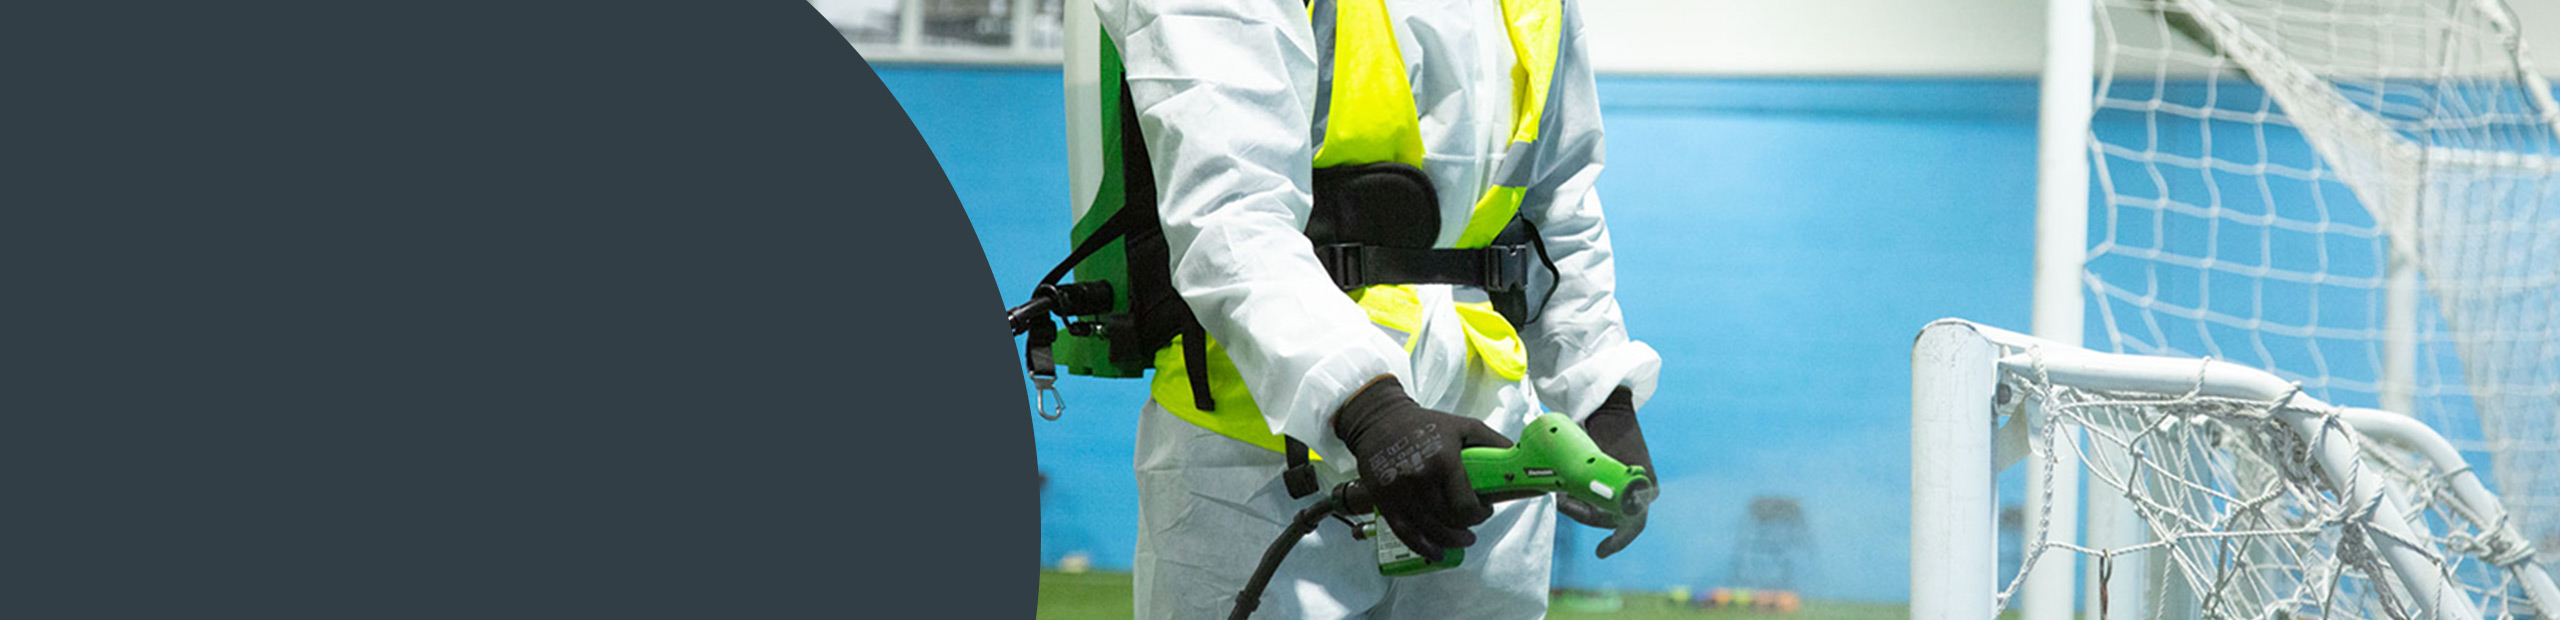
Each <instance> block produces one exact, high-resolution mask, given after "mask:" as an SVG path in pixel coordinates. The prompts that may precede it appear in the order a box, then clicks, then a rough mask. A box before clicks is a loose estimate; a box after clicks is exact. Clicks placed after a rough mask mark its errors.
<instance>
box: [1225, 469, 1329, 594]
mask: <svg viewBox="0 0 2560 620" xmlns="http://www.w3.org/2000/svg"><path fill="white" fill-rule="evenodd" d="M1342 509H1343V505H1342V501H1341V500H1340V499H1339V498H1338V497H1333V496H1328V497H1325V498H1323V499H1319V500H1317V501H1316V504H1315V505H1313V506H1308V507H1307V509H1306V510H1300V511H1298V516H1297V518H1294V519H1290V520H1289V527H1287V528H1285V529H1282V530H1280V537H1279V538H1276V539H1273V540H1272V541H1271V547H1270V548H1267V549H1263V550H1262V563H1261V564H1259V565H1256V566H1254V567H1253V578H1252V579H1248V580H1245V582H1244V591H1242V592H1238V593H1236V608H1235V611H1232V612H1228V613H1227V620H1245V618H1246V617H1247V616H1252V615H1253V610H1254V609H1255V608H1257V607H1261V606H1262V590H1263V589H1264V588H1269V587H1271V575H1272V573H1277V572H1280V561H1281V560H1283V559H1286V558H1288V557H1289V550H1290V549H1294V548H1297V546H1298V540H1299V539H1303V538H1306V537H1307V534H1308V533H1311V532H1314V531H1316V525H1318V524H1321V523H1323V522H1324V518H1325V517H1327V516H1331V515H1332V514H1333V513H1334V512H1336V511H1340V510H1342Z"/></svg>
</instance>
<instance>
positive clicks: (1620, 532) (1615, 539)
mask: <svg viewBox="0 0 2560 620" xmlns="http://www.w3.org/2000/svg"><path fill="white" fill-rule="evenodd" d="M1582 430H1583V431H1585V432H1588V433H1590V434H1591V442H1592V443H1595V444H1599V445H1600V451H1601V452H1605V453H1608V455H1609V458H1614V459H1618V462H1620V463H1626V464H1628V465H1635V466H1638V467H1643V468H1644V473H1645V476H1646V477H1648V478H1652V479H1653V485H1652V486H1648V487H1645V488H1644V490H1641V491H1636V493H1639V494H1642V495H1643V497H1644V501H1645V503H1647V504H1651V503H1652V502H1653V498H1655V497H1657V496H1660V495H1661V494H1662V474H1661V473H1660V472H1657V471H1654V469H1653V454H1652V453H1651V452H1649V451H1647V450H1646V449H1645V447H1644V429H1643V428H1642V427H1639V426H1637V425H1636V396H1635V393H1634V392H1630V391H1627V388H1624V387H1621V388H1618V389H1617V390H1616V391H1612V392H1610V393H1609V399H1608V400H1605V401H1602V402H1601V403H1600V408H1599V409H1594V410H1592V411H1591V416H1590V417H1586V418H1583V419H1582ZM1556 512H1560V513H1564V516H1565V517H1567V518H1570V519H1573V520H1574V521H1577V522H1580V523H1582V524H1583V525H1588V526H1591V527H1596V528H1601V529H1606V530H1612V531H1611V532H1610V533H1609V537H1608V538H1606V539H1602V540H1601V541H1600V548H1599V550H1598V551H1599V555H1600V557H1603V558H1606V557H1609V556H1610V555H1612V554H1615V553H1617V552H1618V551H1619V550H1621V549H1625V548H1627V544H1628V543H1632V542H1635V540H1636V535H1637V534H1642V533H1644V522H1645V516H1646V515H1650V514H1653V511H1650V510H1648V511H1645V512H1643V513H1639V514H1637V515H1636V516H1633V517H1629V518H1627V519H1626V522H1624V523H1621V522H1619V519H1616V518H1613V517H1611V516H1609V513H1607V512H1604V511H1602V510H1600V509H1599V508H1598V507H1595V506H1592V505H1590V504H1585V503H1582V502H1580V501H1577V500H1574V499H1573V498H1570V497H1566V498H1564V501H1562V502H1558V503H1557V504H1556Z"/></svg>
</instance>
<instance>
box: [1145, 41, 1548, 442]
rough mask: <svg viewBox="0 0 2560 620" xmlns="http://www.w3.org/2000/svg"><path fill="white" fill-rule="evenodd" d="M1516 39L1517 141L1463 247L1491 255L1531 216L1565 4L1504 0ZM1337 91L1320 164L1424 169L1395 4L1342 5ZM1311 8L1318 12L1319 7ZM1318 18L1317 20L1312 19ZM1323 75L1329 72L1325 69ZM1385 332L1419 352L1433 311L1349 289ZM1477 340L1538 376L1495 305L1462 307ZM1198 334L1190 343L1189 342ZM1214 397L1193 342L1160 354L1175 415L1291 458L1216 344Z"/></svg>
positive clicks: (1483, 352)
mask: <svg viewBox="0 0 2560 620" xmlns="http://www.w3.org/2000/svg"><path fill="white" fill-rule="evenodd" d="M1500 1H1501V4H1502V21H1503V25H1504V34H1506V35H1508V36H1509V37H1510V39H1511V51H1512V56H1513V58H1514V61H1515V62H1514V64H1513V65H1512V68H1511V82H1512V90H1511V118H1512V131H1511V140H1510V143H1509V145H1508V146H1506V147H1505V153H1504V157H1503V158H1502V163H1501V167H1500V168H1497V169H1496V170H1495V172H1494V175H1493V186H1492V187H1491V188H1488V189H1487V190H1485V192H1484V194H1483V195H1482V196H1481V197H1479V198H1478V199H1477V200H1476V204H1475V208H1474V210H1473V211H1472V213H1470V215H1469V217H1468V218H1467V223H1466V227H1465V228H1464V229H1462V230H1461V232H1460V233H1459V235H1458V240H1457V242H1456V243H1455V244H1454V247H1457V248H1481V247H1485V246H1487V245H1491V244H1492V243H1493V240H1494V237H1495V235H1498V234H1500V233H1501V232H1502V229H1503V227H1504V226H1506V225H1508V224H1509V223H1510V222H1511V219H1512V217H1513V216H1514V215H1516V214H1518V213H1519V212H1520V201H1521V199H1522V198H1523V197H1524V196H1526V195H1527V193H1528V185H1529V182H1530V180H1531V179H1530V175H1531V174H1532V170H1531V166H1530V165H1529V163H1528V160H1529V157H1527V155H1526V153H1527V151H1528V149H1529V147H1530V146H1531V145H1532V144H1534V143H1535V142H1536V141H1537V139H1538V128H1539V122H1540V120H1542V119H1541V116H1542V114H1543V113H1544V112H1545V110H1546V104H1547V93H1548V90H1549V88H1548V86H1549V82H1550V81H1551V80H1552V78H1553V76H1554V75H1555V65H1556V57H1557V53H1558V50H1557V45H1558V43H1559V42H1560V41H1562V40H1563V37H1562V26H1563V23H1564V13H1563V10H1564V9H1563V3H1562V2H1561V0H1500ZM1330 4H1331V6H1332V8H1333V11H1334V14H1333V20H1334V21H1333V35H1334V40H1333V41H1332V45H1333V66H1331V67H1329V68H1325V69H1329V70H1330V71H1331V72H1332V78H1333V90H1332V99H1331V101H1330V102H1329V103H1328V105H1327V108H1326V110H1325V114H1326V119H1325V128H1324V142H1323V144H1322V145H1320V146H1319V147H1317V149H1316V154H1315V161H1314V165H1315V167H1317V168H1327V167H1332V166H1342V165H1358V164H1371V163H1380V162H1398V163H1403V164H1405V165H1409V166H1413V167H1415V168H1420V167H1422V163H1423V149H1422V128H1421V115H1420V114H1419V113H1418V112H1416V111H1415V109H1414V102H1413V85H1412V84H1411V83H1410V82H1408V81H1406V77H1405V65H1404V54H1403V52H1402V51H1401V49H1400V48H1399V47H1397V45H1396V34H1395V23H1394V20H1393V19H1392V18H1391V17H1390V16H1389V15H1388V14H1387V7H1386V3H1385V1H1384V0H1334V1H1333V2H1331V3H1330ZM1316 8H1317V7H1316V6H1315V5H1312V4H1311V5H1310V6H1309V7H1308V10H1309V11H1310V12H1312V11H1314V10H1316ZM1311 16H1312V15H1311ZM1325 69H1320V70H1325ZM1349 294H1350V296H1351V298H1352V299H1353V300H1355V301H1357V302H1358V303H1359V304H1360V306H1361V307H1362V308H1364V309H1366V310H1368V312H1369V319H1370V320H1371V321H1373V322H1375V323H1377V324H1378V325H1380V326H1383V327H1386V328H1388V329H1392V330H1396V331H1399V332H1402V333H1404V334H1405V335H1406V338H1405V347H1406V348H1407V349H1408V350H1410V349H1411V348H1412V347H1413V346H1414V344H1415V343H1416V341H1417V339H1416V338H1414V336H1415V335H1416V333H1417V332H1419V331H1420V329H1421V327H1422V322H1423V317H1422V305H1421V302H1420V299H1419V297H1418V294H1417V293H1416V291H1415V290H1414V285H1410V284H1382V285H1375V286H1368V287H1363V288H1360V289H1358V290H1353V291H1350V292H1349ZM1457 311H1458V316H1459V317H1460V318H1461V319H1462V323H1463V324H1464V327H1465V329H1466V333H1467V344H1468V349H1469V350H1470V351H1471V352H1472V354H1473V355H1474V356H1475V357H1476V358H1477V359H1478V360H1481V361H1482V362H1484V365H1485V367H1486V368H1488V369H1491V370H1492V371H1493V372H1494V373H1495V374H1497V375H1499V376H1501V377H1503V378H1505V379H1510V380H1513V381H1518V380H1520V379H1521V378H1523V377H1526V376H1527V374H1528V350H1527V347H1526V346H1524V345H1523V344H1522V343H1521V341H1520V335H1519V333H1518V332H1517V331H1516V330H1515V329H1514V328H1513V327H1512V326H1511V323H1510V322H1509V321H1508V320H1505V319H1504V318H1503V316H1502V315H1501V314H1500V313H1498V312H1495V311H1494V309H1493V305H1492V304H1491V303H1488V302H1467V303H1459V304H1457ZM1186 337H1187V336H1186ZM1207 349H1208V355H1207V356H1206V358H1207V360H1208V362H1209V372H1208V379H1209V380H1208V389H1209V396H1210V397H1211V399H1212V401H1213V402H1214V403H1215V407H1214V410H1211V411H1203V410H1201V409H1200V408H1198V407H1197V406H1195V405H1194V399H1193V398H1192V397H1193V393H1192V388H1193V386H1192V383H1191V381H1190V379H1189V376H1190V375H1189V373H1188V372H1187V371H1188V369H1187V368H1186V367H1185V364H1184V360H1183V355H1182V341H1181V338H1175V339H1174V342H1173V344H1171V345H1167V346H1165V347H1164V348H1162V349H1159V350H1157V351H1156V357H1155V371H1156V375H1155V379H1154V381H1155V382H1154V384H1153V385H1152V386H1151V390H1152V393H1153V395H1154V396H1155V400H1156V403H1157V404H1158V405H1161V406H1163V407H1164V408H1165V410H1166V411H1169V412H1172V413H1173V415H1175V416H1177V417H1180V418H1182V419H1184V420H1187V421H1190V422H1191V423H1193V424H1198V425H1200V427H1202V428H1206V429H1209V430H1210V431H1213V432H1216V433H1218V434H1221V435H1226V436H1228V437H1234V438H1236V439H1239V440H1243V441H1245V442H1247V443H1252V444H1254V445H1258V446H1262V447H1265V448H1270V449H1272V450H1275V451H1276V450H1282V449H1283V446H1284V445H1286V440H1285V439H1284V438H1282V437H1281V436H1280V435H1278V434H1276V433H1273V432H1271V429H1270V427H1269V425H1268V424H1267V423H1266V422H1264V421H1263V419H1262V410H1261V408H1260V407H1257V406H1255V405H1254V402H1253V398H1252V394H1251V393H1250V392H1249V391H1248V390H1246V388H1245V384H1244V378H1243V376H1242V375H1240V374H1238V373H1237V372H1236V366H1235V363H1234V362H1233V361H1231V360H1229V359H1228V358H1227V355H1226V351H1225V350H1224V349H1222V348H1220V347H1219V346H1218V343H1217V342H1216V341H1215V340H1211V341H1210V342H1209V343H1208V346H1207Z"/></svg>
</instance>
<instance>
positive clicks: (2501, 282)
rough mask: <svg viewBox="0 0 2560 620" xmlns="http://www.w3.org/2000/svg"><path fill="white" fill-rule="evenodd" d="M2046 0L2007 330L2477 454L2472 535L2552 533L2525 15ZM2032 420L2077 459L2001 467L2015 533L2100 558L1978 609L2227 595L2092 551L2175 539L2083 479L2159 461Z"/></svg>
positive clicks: (2537, 123) (2412, 1)
mask: <svg viewBox="0 0 2560 620" xmlns="http://www.w3.org/2000/svg"><path fill="white" fill-rule="evenodd" d="M2048 5H2049V11H2051V12H2050V14H2049V15H2048V20H2047V23H2048V26H2049V29H2048V33H2049V35H2048V36H2049V37H2050V40H2049V45H2048V59H2047V63H2046V68H2045V76H2044V90H2045V93H2044V98H2043V104H2042V119H2041V121H2040V125H2041V132H2040V133H2041V134H2042V142H2043V144H2042V148H2041V149H2039V152H2040V157H2041V159H2040V162H2039V191H2038V203H2039V210H2038V217H2037V239H2038V242H2037V261H2036V303H2035V321H2034V325H2033V331H2034V333H2035V335H2037V336H2041V337H2044V338H2045V339H2047V340H2051V341H2055V342H2062V343H2069V344H2072V345H2083V346H2087V347H2091V348H2094V349H2098V350H2103V351H2108V352H2112V353H2119V354H2139V355H2151V356H2164V357H2172V358H2210V359H2216V360H2223V361H2226V362H2231V363H2234V364H2236V365H2237V366H2239V367H2246V368H2252V369H2256V371H2261V372H2264V373H2266V374H2269V375H2271V376H2273V377H2275V378H2277V379H2279V380H2281V381H2283V382H2286V383H2289V384H2291V385H2295V386H2298V387H2299V388H2300V389H2301V391H2302V393H2301V394H2300V396H2301V397H2305V398H2311V399H2317V401H2319V402H2323V403H2338V404H2342V405H2351V406H2355V407H2373V408H2378V409H2381V410H2387V411H2392V412H2395V415H2406V416H2410V417H2412V418H2413V419H2414V420H2415V421H2417V422H2420V423H2423V424H2422V425H2423V426H2424V427H2427V428H2430V429H2432V430H2434V431H2435V432H2437V433H2439V434H2440V435H2441V436H2443V437H2446V438H2450V442H2449V443H2450V445H2451V446H2452V449H2453V450H2455V453H2456V455H2457V456H2464V455H2466V454H2464V453H2468V454H2467V455H2468V456H2472V457H2473V458H2474V459H2475V460H2477V461H2479V462H2484V463H2486V464H2488V465H2489V467H2488V468H2487V469H2485V470H2483V471H2479V472H2470V473H2471V474H2472V475H2473V476H2474V477H2475V478H2476V479H2480V480H2482V481H2484V482H2485V483H2486V485H2485V488H2486V489H2495V490H2496V491H2498V494H2499V496H2500V498H2501V499H2502V501H2501V504H2502V505H2503V506H2502V507H2503V508H2504V509H2505V511H2503V512H2501V513H2499V514H2501V515H2503V516H2502V517H2501V519H2502V521H2501V522H2499V523H2496V524H2494V525H2493V526H2487V527H2484V528H2483V527H2481V526H2473V527H2475V528H2480V529H2483V530H2484V531H2499V532H2503V531H2505V530H2507V529H2513V530H2516V531H2520V532H2522V535H2521V536H2520V537H2517V536H2509V535H2506V534H2500V536H2502V537H2504V538H2505V539H2509V540H2510V542H2518V543H2539V544H2540V545H2541V546H2544V547H2551V546H2555V545H2560V104H2555V102H2554V101H2553V93H2552V89H2551V85H2550V84H2549V83H2548V81H2547V80H2545V79H2544V77H2543V76H2542V74H2541V73H2540V71H2539V70H2538V69H2537V68H2536V67H2535V66H2534V64H2533V63H2532V61H2531V54H2530V50H2529V49H2528V46H2527V45H2526V42H2525V37H2524V36H2523V33H2524V32H2525V31H2526V30H2527V29H2528V28H2531V27H2533V25H2528V24H2523V23H2520V22H2519V20H2518V18H2517V15H2516V14H2515V12H2514V11H2513V10H2511V8H2510V7H2509V6H2508V4H2507V2H2506V0H2049V3H2048ZM2084 331H2085V332H2086V335H2085V336H2084ZM2074 410H2075V411H2076V410H2079V409H2074ZM2342 411H2350V412H2355V411H2364V410H2363V409H2343V410H2342ZM2364 415H2365V414H2362V413H2350V414H2340V416H2342V417H2341V418H2340V419H2355V418H2357V417H2359V416H2364ZM2100 421H2102V422H2103V420H2100ZM2055 428H2056V429H2057V431H2056V432H2057V433H2059V434H2058V435H2057V436H2056V438H2055V440H2054V441H2055V443H2056V444H2057V445H2062V446H2066V447H2068V448H2070V449H2071V450H2074V451H2073V452H2070V453H2069V454H2071V455H2077V456H2076V457H2075V458H2076V459H2077V461H2078V462H2079V463H2080V464H2082V465H2088V464H2090V463H2093V462H2094V463H2097V464H2099V465H2100V467H2098V468H2096V469H2092V468H2089V467H2082V468H2080V470H2077V471H2069V472H2066V473H2061V474H2057V475H2054V476H2028V488H2029V489H2028V492H2027V494H2026V497H2023V498H2019V499H2020V500H2022V501H2021V502H2020V503H2022V504H2024V508H2025V511H2024V512H2025V514H2026V515H2028V516H2027V518H2026V521H2027V522H2028V523H2027V524H2028V528H2027V536H2028V537H2029V538H2034V539H2037V540H2045V541H2048V542H2054V543H2059V544H2065V545H2072V548H2076V549H2079V550H2083V551H2087V550H2099V551H2101V552H2096V553H2078V552H2075V553H2068V554H2064V555H2068V556H2072V557H2065V558H2059V559H2057V558H2054V557H2050V556H2049V555H2048V556H2046V557H2042V559H2041V560H2039V561H2036V562H2032V563H2031V564H2030V568H2029V570H2027V571H2023V572H2026V573H2032V574H2031V575H2030V576H2029V577H2026V578H2023V582H2022V583H2020V584H2015V587H2008V588H2004V589H2003V591H2002V592H2003V593H2002V595H2001V596H2002V598H1999V599H1997V600H1998V601H1999V602H2001V603H2003V604H2016V606H2015V609H2018V610H2019V611H2020V612H2021V615H2022V617H2023V618H2025V619H2026V620H2059V619H2060V618H2064V617H2068V616H2070V615H2072V614H2074V613H2075V612H2081V613H2090V614H2097V613H2099V612H2100V611H2101V610H2103V611H2104V615H2103V617H2104V618H2108V619H2113V618H2128V617H2183V616H2186V615H2199V614H2201V615H2209V616H2218V615H2225V614H2226V613H2227V612H2230V610H2232V609H2236V608H2232V607H2228V605H2231V604H2233V601H2236V600H2242V599H2247V598H2248V597H2242V596H2239V595H2236V594H2233V595H2225V596H2222V597H2221V598H2217V599H2212V600H2206V599H2205V598H2202V597H2206V596H2210V595H2211V594H2212V593H2213V592H2215V591H2216V590H2214V589H2213V588H2196V587H2190V586H2191V585H2192V584H2185V585H2182V582H2181V581H2180V579H2178V576H2177V575H2176V574H2175V573H2177V572H2178V571H2181V570H2185V571H2190V572H2192V571H2193V570H2194V568H2193V567H2184V566H2176V565H2173V564H2174V563H2175V562H2177V561H2178V560H2177V559H2176V558H2175V557H2170V556H2160V554H2153V553H2134V554H2108V553H2103V552H2102V551H2103V550H2110V549H2115V550H2123V549H2136V548H2141V549H2152V550H2166V549H2172V548H2175V547H2176V545H2177V543H2173V542H2169V541H2168V540H2167V539H2163V538H2160V536H2161V535H2162V532H2163V530H2162V528H2163V527H2164V526H2163V525H2162V524H2159V523H2155V522H2150V521H2149V519H2151V518H2153V517H2156V516H2159V515H2158V514H2155V511H2154V510H2153V509H2154V508H2156V507H2155V506H2149V505H2145V504H2142V503H2141V502H2143V501H2145V500H2143V497H2142V496H2141V495H2140V494H2139V493H2135V492H2132V491H2133V490H2131V489H2127V488H2125V484H2124V483H2123V482H2122V480H2121V479H2111V478H2106V477H2104V476H2101V475H2100V473H2101V472H2100V471H2098V470H2099V469H2105V468H2106V467H2113V466H2116V465H2122V464H2125V463H2128V462H2132V461H2140V460H2142V459H2145V458H2149V459H2160V458H2165V457H2163V456H2162V455H2161V454H2160V453H2157V452H2151V453H2142V454H2127V453H2123V451H2125V450H2130V449H2135V448H2137V446H2128V445H2122V444H2121V442H2115V441H2108V439H2109V438H2110V437H2109V436H2103V435H2090V434H2089V433H2099V432H2101V431H2100V430H2093V429H2092V428H2091V427H2089V426H2086V425H2081V424H2073V423H2064V424H2059V425H2057V426H2055ZM2097 428H2099V429H2103V428H2106V426H2105V425H2103V424H2102V425H2099V426H2098V427H2097ZM2374 435H2375V436H2377V437H2382V436H2386V434H2383V433H2381V432H2379V431H2374ZM2400 435H2401V434H2388V435H2387V436H2388V437H2395V438H2396V437H2399V436H2400ZM2144 436H2145V437H2149V436H2150V435H2144ZM2080 452H2086V454H2080ZM2367 460H2372V459H2370V458H2368V459H2367ZM2376 462H2398V463H2403V464H2407V463H2416V462H2418V461H2416V460H2411V459H2408V458H2401V459H2399V460H2396V461H2395V460H2389V459H2385V460H2382V461H2376ZM2452 463H2453V461H2448V462H2446V463H2444V464H2439V465H2437V467H2438V468H2439V469H2444V470H2447V471H2450V468H2453V467H2455V465H2453V464H2452ZM2484 492H2485V491H2484ZM2083 496H2085V499H2086V505H2085V510H2083V508H2084V507H2083V506H2082V504H2081V500H2082V498H2083ZM2412 501H2413V502H2414V501H2415V500H2414V499H2413V500H2412ZM2405 507H2406V508H2408V509H2410V510H2411V511H2413V512H2425V509H2424V508H2422V507H2420V506H2419V505H2418V504H2415V503H2411V504H2409V505H2407V506H2405ZM2083 518H2085V521H2083ZM2180 531H2183V530H2180ZM2030 544H2032V543H2030ZM2350 548H2351V549H2352V548H2353V546H2351V547H2350ZM2513 548H2523V549H2529V548H2530V545H2528V546H2525V547H2513ZM2047 551H2050V549H2047ZM2153 556H2160V557H2153ZM2348 557H2349V558H2350V559H2354V558H2358V557H2361V556H2356V555H2354V554H2353V553H2350V554H2349V556H2348ZM2498 558H2499V559H2500V561H2508V560H2519V558H2517V557H2516V556H2514V555H2511V554H2510V555H2499V556H2498ZM2096 560H2103V561H2104V563H2103V565H2101V564H2098V563H2093V561H2096ZM2153 560H2158V561H2156V562H2155V561H2153ZM2251 565H2253V566H2266V564H2263V563H2256V564H2251ZM2380 566H2381V565H2375V566H2373V567H2375V568H2378V567H2380ZM2075 569H2076V571H2077V572H2078V573H2079V574H2080V575H2082V576H2083V577H2084V579H2085V581H2084V582H2083V584H2084V585H2083V586H2082V587H2081V588H2079V589H2074V588H2073V587H2072V586H2073V583H2072V582H2073V573H2074V572H2075ZM2302 570H2309V567H2299V570H2295V571H2294V572H2296V573H2299V572H2301V571H2302ZM2102 575H2104V576H2107V577H2111V578H2108V579H2102V578H2101V576H2102ZM1916 576H1917V575H1916V574H1915V577H1916ZM2101 581H2105V582H2107V583H2106V584H2104V585H2101V584H2100V583H2099V582H2101ZM2460 582H2461V583H2463V584H2467V585H2468V587H2472V588H2474V589H2475V590H2480V591H2485V589H2486V588H2488V587H2489V586H2488V585H2484V584H2483V583H2482V582H2478V581H2472V580H2462V581H2460ZM2382 583H2383V585H2384V587H2383V589H2381V590H2375V591H2376V592H2379V593H2380V596H2384V597H2388V596H2390V594H2391V592H2390V591H2389V588H2397V587H2404V586H2405V584H2402V585H2393V584H2396V583H2398V582H2396V581H2393V580H2384V581H2383V582H2382ZM1915 585H1916V582H1915ZM2225 587H2227V584H2225ZM1917 589H1918V588H1916V587H1915V590H1917ZM2350 590H2351V591H2352V588H2350ZM1915 596H1919V593H1918V592H1917V591H1915ZM2011 597H2014V598H2017V599H2021V600H2020V601H2011V600H2009V599H2010V598H2011ZM2260 598H2264V597H2263V596H2260ZM2351 598H2352V597H2351ZM2471 598H2474V599H2478V598H2479V597H2471ZM2252 600H2254V599H2252ZM2377 600H2387V601H2390V602H2392V603H2393V606H2390V607H2387V608H2386V609H2388V610H2405V609H2415V608H2414V607H2404V606H2399V605H2398V603H2400V602H2405V601H2403V600H2402V599H2392V598H2384V599H2377ZM2473 602H2474V603H2479V602H2480V601H2478V600H2474V601H2473ZM2021 603H2022V604H2021ZM2217 606H2221V607H2217ZM2244 607H2245V606H2244ZM2297 611H2298V610H2297ZM2474 611H2477V612H2480V613H2485V614H2489V615H2497V612H2496V611H2493V610H2489V609H2487V608H2475V609H2474ZM2242 615H2244V616H2246V615H2248V614H2242ZM2383 615H2385V616H2389V615H2392V614H2387V613H2386V614H2383ZM2091 617H2100V616H2096V615H2092V616H2091ZM2251 617H2255V616H2251Z"/></svg>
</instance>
